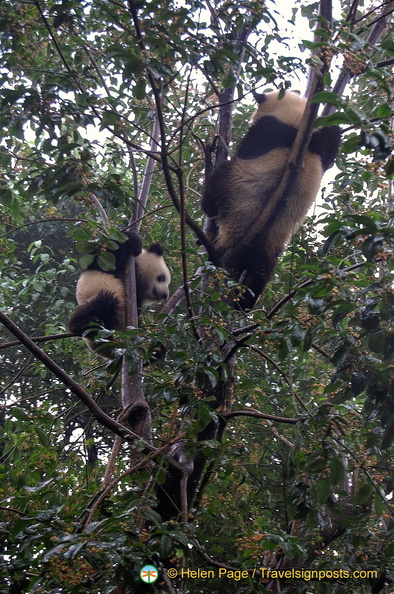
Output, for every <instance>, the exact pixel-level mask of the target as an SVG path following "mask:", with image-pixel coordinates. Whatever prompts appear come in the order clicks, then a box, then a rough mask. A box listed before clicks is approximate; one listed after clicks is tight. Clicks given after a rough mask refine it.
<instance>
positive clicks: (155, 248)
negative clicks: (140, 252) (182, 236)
mask: <svg viewBox="0 0 394 594" xmlns="http://www.w3.org/2000/svg"><path fill="white" fill-rule="evenodd" d="M147 252H151V253H152V254H157V255H158V256H162V255H163V254H164V248H163V246H162V245H161V244H160V243H159V242H158V241H155V242H154V243H152V245H151V246H150V247H149V248H148V249H147Z"/></svg>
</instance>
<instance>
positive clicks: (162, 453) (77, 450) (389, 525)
mask: <svg viewBox="0 0 394 594" xmlns="http://www.w3.org/2000/svg"><path fill="white" fill-rule="evenodd" d="M320 4H321V5H322V6H321V7H323V8H325V9H327V7H328V8H330V5H331V3H330V2H327V0H325V1H322V2H321V3H320ZM284 5H286V6H284ZM321 7H320V8H321ZM318 9H319V3H318V2H311V1H308V0H303V1H302V2H298V1H297V2H288V3H284V2H274V1H273V0H267V1H263V0H237V2H232V1H231V0H225V1H221V2H215V3H213V2H210V1H209V0H206V1H205V0H204V1H203V0H184V1H180V0H166V1H163V0H151V1H133V0H129V1H127V0H118V1H115V0H78V1H76V0H31V1H17V0H9V1H8V2H7V3H1V4H0V33H1V37H0V43H1V57H0V79H1V83H2V84H1V89H0V102H1V109H0V124H1V129H2V139H1V141H0V166H1V175H0V188H1V191H0V202H1V208H2V217H1V220H0V309H1V312H2V318H1V320H2V321H3V322H4V323H6V322H7V320H8V319H10V320H11V321H12V322H14V323H15V324H16V325H17V326H18V327H19V329H21V330H22V331H23V332H24V333H25V334H26V335H27V336H28V337H30V338H33V339H34V340H35V342H36V344H37V345H39V347H41V348H42V349H43V350H44V351H45V352H46V353H47V354H48V355H49V356H50V357H51V359H52V360H53V361H55V362H56V363H57V365H58V366H59V368H60V369H61V371H62V372H63V375H61V374H60V372H59V373H58V374H57V373H55V372H54V368H53V367H49V363H48V361H46V359H45V358H42V357H41V355H40V353H39V352H38V350H36V351H35V350H34V348H33V347H29V345H27V346H28V347H29V348H26V346H23V345H22V344H21V342H20V341H21V340H23V336H22V334H20V335H18V337H17V338H15V336H13V334H12V333H11V332H9V330H7V329H6V327H5V326H4V327H3V326H1V342H2V344H1V345H0V349H1V350H0V382H1V383H0V386H1V392H0V393H1V408H0V415H1V416H0V418H1V423H0V440H1V441H0V443H1V460H0V493H1V497H0V550H1V556H0V592H4V593H5V592H13V593H14V594H16V593H22V592H37V593H55V592H76V593H81V592H102V593H109V592H119V593H120V592H155V591H159V590H162V591H167V592H170V593H173V592H190V593H198V592H200V593H204V592H221V593H222V592H223V593H225V592H229V593H232V592H237V593H242V592H297V593H303V592H305V593H306V592H312V591H313V592H316V593H326V592H327V593H328V592H334V593H336V594H339V593H342V592H346V593H347V592H364V593H368V594H369V593H377V592H386V593H388V592H391V591H392V589H393V583H394V573H393V570H392V566H393V557H394V545H393V511H394V508H393V503H392V495H393V489H394V467H393V442H394V293H393V280H394V279H393V269H394V259H393V248H394V245H393V235H394V231H393V226H392V216H393V210H394V209H393V203H392V182H391V180H392V178H393V174H394V160H393V156H392V147H393V140H392V127H391V124H392V120H391V118H392V113H393V112H392V105H393V85H392V64H393V53H394V42H393V38H392V26H393V18H392V13H393V11H394V3H393V2H391V1H387V0H386V1H385V2H378V1H373V2H365V1H364V0H358V1H357V0H356V1H353V2H350V0H341V2H337V3H334V9H335V10H334V18H333V22H332V30H331V31H329V32H327V21H326V20H325V19H323V20H320V21H319V20H318V18H317V14H318ZM314 31H315V32H316V31H317V33H318V34H320V36H321V38H322V39H323V41H320V42H318V41H316V39H317V38H316V37H314ZM322 51H324V53H325V55H329V56H330V58H331V57H332V58H333V62H332V66H331V68H330V70H329V72H327V73H326V74H325V75H324V79H323V82H324V86H325V89H326V91H325V92H324V93H323V94H322V95H320V99H321V101H322V102H324V103H327V105H328V108H327V109H326V111H325V115H324V116H323V118H322V119H320V124H323V125H325V124H327V123H330V122H335V123H340V124H341V125H342V129H343V137H344V142H343V145H342V149H341V153H340V155H339V158H338V161H337V168H336V169H335V171H333V170H331V171H330V172H329V173H328V174H327V175H326V177H325V178H324V180H323V186H324V187H323V188H322V195H321V197H319V200H318V202H317V204H316V208H315V209H314V211H313V212H311V213H309V214H310V216H309V218H308V219H307V221H306V222H305V224H304V225H303V227H302V229H301V230H300V232H299V233H298V234H297V235H296V236H295V237H294V238H293V240H292V242H291V245H290V246H289V247H288V250H287V252H286V254H284V255H283V257H282V258H281V259H280V263H279V265H278V267H277V269H276V273H275V277H274V278H273V279H272V281H271V283H270V284H269V286H268V287H267V289H266V290H265V292H264V294H263V296H262V297H261V298H260V300H259V301H258V303H257V306H256V309H255V310H254V311H252V312H250V313H248V314H247V315H246V314H244V313H241V312H234V311H233V310H232V309H231V308H230V307H229V306H228V304H227V301H226V295H227V294H228V292H229V291H230V290H231V285H232V282H231V281H229V280H228V279H227V277H226V275H225V273H224V272H223V271H221V270H216V269H214V267H213V266H211V265H210V263H209V262H207V258H206V254H205V251H204V248H203V246H202V245H201V243H204V236H203V231H202V229H203V215H202V212H201V210H200V206H199V202H200V196H201V192H202V188H203V184H204V179H205V175H206V174H207V172H209V170H210V167H211V166H212V160H213V157H214V154H215V152H217V154H218V155H219V154H220V150H222V151H223V147H224V146H225V143H227V144H228V145H229V146H230V149H231V148H233V147H234V144H235V143H236V142H237V140H238V139H239V138H240V137H241V136H242V134H243V133H244V132H245V130H246V129H247V126H248V122H249V120H250V116H251V114H252V112H253V109H254V101H253V91H258V92H261V91H263V90H268V89H274V88H280V87H282V88H288V87H291V88H293V89H294V90H299V91H300V92H301V93H304V91H305V88H306V83H307V78H308V72H309V74H310V72H311V70H313V69H315V70H316V71H317V72H320V71H321V64H322V61H321V52H322ZM319 52H320V53H319ZM311 56H312V57H311ZM319 56H320V57H319ZM341 66H342V67H341ZM337 79H338V80H339V81H341V82H343V85H342V87H341V85H337V86H335V85H334V83H335V81H336V80H337ZM333 90H334V92H333ZM330 112H331V113H330ZM218 134H219V135H220V137H221V138H222V140H224V141H225V142H222V143H220V142H218V141H217V138H218V136H217V135H218ZM218 158H219V156H218ZM222 158H223V155H222ZM152 172H153V173H152ZM130 220H133V221H134V222H135V221H137V225H141V227H140V234H141V237H142V239H143V242H144V244H149V243H150V242H151V241H153V240H159V241H161V242H162V243H163V244H164V245H165V247H166V261H167V263H168V264H169V266H170V268H171V271H172V276H173V281H172V291H173V292H174V293H175V297H174V299H173V300H170V304H169V305H168V306H167V309H164V310H163V311H162V312H161V313H158V310H157V309H156V311H155V309H154V308H152V309H149V308H147V309H145V310H144V312H143V313H142V314H141V316H140V318H139V327H138V328H136V327H134V328H129V329H128V330H127V331H126V332H124V333H118V335H117V336H116V337H115V340H116V343H117V345H118V347H119V351H118V353H123V352H124V353H125V355H124V357H123V360H124V361H125V363H123V368H122V369H121V362H122V358H121V357H118V359H117V360H115V361H114V362H112V363H110V364H106V363H105V362H103V359H100V357H98V356H97V355H95V354H93V353H91V352H90V351H88V350H87V349H86V347H85V345H84V342H83V341H82V340H81V339H78V338H75V337H71V336H69V334H68V333H67V327H66V321H67V318H68V316H69V315H70V313H71V312H72V311H73V310H74V308H75V298H74V291H75V283H76V280H77V278H78V273H79V271H80V264H81V263H82V264H83V258H82V261H80V259H81V255H82V254H84V253H86V251H88V252H90V253H97V252H98V251H101V252H102V251H103V250H105V247H106V245H108V241H109V239H108V237H109V236H111V234H112V235H113V234H114V233H117V231H115V229H124V228H125V227H126V226H127V225H128V223H129V222H130ZM178 287H180V288H179V289H178ZM135 326H136V324H135ZM7 327H8V328H11V326H9V325H8V326H7ZM103 336H104V338H103V339H104V340H105V339H107V335H105V334H104V335H103ZM37 337H38V338H37ZM158 344H162V345H165V346H166V356H165V358H164V359H163V360H160V361H158V362H157V363H154V364H149V363H148V361H149V360H150V359H151V356H152V353H154V352H155V348H156V347H157V345H158ZM25 345H26V342H25ZM122 349H123V350H122ZM141 361H144V365H143V369H142V371H141V365H140V362H141ZM125 376H127V377H125ZM74 384H79V388H80V390H79V391H78V389H77V388H75V386H74ZM125 386H126V387H125ZM136 402H137V403H138V404H139V406H140V409H139V410H140V412H141V411H142V412H143V415H145V416H143V418H142V417H140V418H138V419H137V420H136V418H135V416H133V415H131V416H130V414H129V410H130V409H127V407H128V406H129V407H130V406H131V410H132V411H134V412H135V411H136V408H133V406H135V404H136ZM141 402H142V403H145V405H146V403H147V404H148V405H149V414H145V413H146V410H147V409H145V408H144V407H143V406H142V405H141ZM92 403H93V404H92ZM95 403H96V404H97V405H99V407H100V409H101V412H102V413H103V415H101V413H100V409H99V412H98V413H97V412H96V409H95V408H94V404H95ZM218 405H219V407H218ZM125 407H126V410H127V411H128V413H127V414H126V415H125V414H124V413H123V410H122V409H124V408H125ZM104 413H105V414H106V415H108V416H109V417H110V418H111V419H118V420H119V423H121V424H123V425H124V426H125V432H123V430H122V429H118V427H117V426H116V427H115V425H111V424H109V423H108V422H107V420H106V419H107V418H108V417H106V416H105V414H104ZM122 414H123V416H122ZM141 414H142V413H141ZM141 418H142V421H144V423H142V424H143V425H144V426H143V429H141V430H140V427H139V426H138V423H139V421H140V420H141ZM130 428H131V429H133V430H135V431H136V432H137V433H138V434H139V435H141V436H142V437H143V439H140V440H138V439H137V440H136V439H133V438H132V437H130V433H127V430H130ZM116 433H117V436H116V435H115V434H116ZM119 435H122V436H123V438H124V439H123V440H122V439H121V438H120V437H119ZM179 452H180V454H181V455H180V454H179ZM174 459H175V460H176V461H177V464H174ZM164 491H166V492H167V493H168V496H169V499H168V498H166V497H165V496H164V498H163V493H164ZM171 505H172V506H173V507H175V509H177V510H178V512H179V513H172V514H171V512H169V509H170V508H171ZM178 508H179V509H178ZM147 564H153V565H155V566H156V567H158V568H159V569H160V577H159V580H158V581H157V582H156V583H155V584H154V585H144V584H143V583H142V582H141V580H140V578H139V572H140V569H141V568H142V567H143V566H144V565H147ZM169 568H170V569H172V570H176V572H177V575H176V576H175V574H176V572H175V573H173V574H172V575H171V573H170V572H169V573H168V574H167V573H166V571H167V570H168V569H169ZM268 569H270V570H278V569H280V570H289V571H290V570H293V571H294V570H295V569H297V570H299V571H301V570H302V572H303V573H302V575H298V576H294V573H293V574H292V576H291V577H290V576H289V575H286V576H284V578H283V579H276V578H280V577H281V576H279V575H276V574H272V575H271V578H270V579H269V576H268V574H267V570H268ZM309 570H317V571H319V572H323V571H326V572H328V573H327V574H326V575H325V576H323V574H322V573H320V574H318V576H317V577H316V576H315V578H314V579H310V576H309V574H308V573H305V572H307V571H309ZM192 571H193V572H196V573H191V572H192ZM204 571H205V572H208V571H209V572H210V573H209V574H208V573H204ZM357 571H372V573H371V574H370V575H369V576H367V575H366V574H363V573H362V574H357V573H355V572H357ZM182 572H183V579H182ZM239 572H242V573H239ZM296 577H298V579H295V578H296ZM171 578H172V579H171Z"/></svg>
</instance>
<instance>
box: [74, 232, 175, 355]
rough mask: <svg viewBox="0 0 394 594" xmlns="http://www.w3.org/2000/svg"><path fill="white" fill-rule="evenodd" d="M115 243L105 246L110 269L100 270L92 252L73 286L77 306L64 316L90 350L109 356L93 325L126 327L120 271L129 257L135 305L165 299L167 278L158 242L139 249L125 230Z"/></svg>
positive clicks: (136, 240)
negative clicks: (132, 262)
mask: <svg viewBox="0 0 394 594" xmlns="http://www.w3.org/2000/svg"><path fill="white" fill-rule="evenodd" d="M115 244H116V247H115V249H111V250H109V253H110V254H112V256H113V258H114V267H113V269H112V270H106V271H103V270H102V268H101V267H100V260H99V257H98V256H92V257H93V260H92V262H91V263H90V264H89V265H88V267H87V270H85V271H84V272H82V274H81V276H80V277H79V280H78V282H77V288H76V298H77V302H78V308H77V309H76V310H75V312H74V313H73V314H72V315H71V317H70V319H69V320H68V328H69V330H70V332H71V333H73V334H75V335H77V336H84V339H85V342H86V344H87V346H88V348H89V349H90V350H92V351H95V350H97V349H98V353H99V354H101V355H103V356H104V357H108V358H111V357H112V355H113V353H112V350H111V349H110V350H108V349H105V347H104V348H103V344H102V343H101V348H100V343H97V342H96V341H95V335H96V334H97V326H102V327H104V328H106V329H110V330H120V331H122V330H125V328H126V292H125V286H124V274H125V271H126V265H127V262H128V259H129V257H130V256H134V257H135V275H136V289H137V307H138V308H140V307H142V306H144V305H150V304H152V303H157V302H160V301H164V300H165V299H167V298H168V291H169V284H170V281H171V274H170V271H169V270H168V267H167V265H166V263H165V261H164V258H163V252H164V250H163V247H162V246H161V245H160V243H152V245H151V246H150V247H149V248H148V249H143V248H142V243H141V239H140V238H139V236H138V235H137V234H136V233H135V232H133V231H129V230H128V231H127V232H126V237H125V241H123V243H119V242H115ZM92 325H95V326H96V328H93V327H92Z"/></svg>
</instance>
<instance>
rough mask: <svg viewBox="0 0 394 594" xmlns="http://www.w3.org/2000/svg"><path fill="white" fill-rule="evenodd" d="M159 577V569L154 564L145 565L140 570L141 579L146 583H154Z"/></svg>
mask: <svg viewBox="0 0 394 594" xmlns="http://www.w3.org/2000/svg"><path fill="white" fill-rule="evenodd" d="M158 578H159V570H158V569H157V567H155V566H154V565H144V567H143V568H142V569H141V571H140V579H141V581H142V582H144V583H145V584H153V583H154V582H155V581H156V580H157V579H158Z"/></svg>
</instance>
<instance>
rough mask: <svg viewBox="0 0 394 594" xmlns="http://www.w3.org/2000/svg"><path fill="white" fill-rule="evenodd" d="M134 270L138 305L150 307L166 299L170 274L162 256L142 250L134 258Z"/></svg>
mask: <svg viewBox="0 0 394 594" xmlns="http://www.w3.org/2000/svg"><path fill="white" fill-rule="evenodd" d="M136 268H137V276H138V282H137V286H138V301H139V303H140V305H151V304H152V303H157V302H158V301H165V300H166V299H168V295H169V285H170V282H171V274H170V271H169V270H168V267H167V265H166V263H165V262H164V258H163V257H162V256H159V255H158V254H156V253H155V252H151V251H147V250H142V252H141V254H140V255H139V256H138V257H137V258H136Z"/></svg>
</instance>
